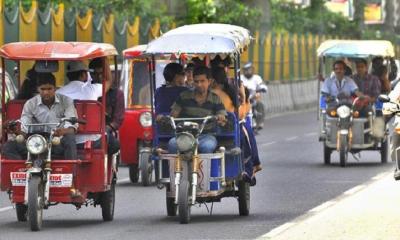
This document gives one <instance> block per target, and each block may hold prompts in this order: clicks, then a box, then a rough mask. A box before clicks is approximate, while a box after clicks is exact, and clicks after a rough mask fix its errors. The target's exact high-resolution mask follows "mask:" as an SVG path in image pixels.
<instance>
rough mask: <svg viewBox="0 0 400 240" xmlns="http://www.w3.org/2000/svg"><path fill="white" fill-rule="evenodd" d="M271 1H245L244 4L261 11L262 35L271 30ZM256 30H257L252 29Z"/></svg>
mask: <svg viewBox="0 0 400 240" xmlns="http://www.w3.org/2000/svg"><path fill="white" fill-rule="evenodd" d="M270 1H271V0H244V1H243V3H244V4H246V5H247V6H250V7H255V8H257V9H261V12H262V15H261V17H260V28H259V30H260V33H261V35H264V34H265V33H266V32H268V31H270V30H271V3H270ZM252 30H255V29H252Z"/></svg>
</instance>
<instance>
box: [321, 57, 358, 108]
mask: <svg viewBox="0 0 400 240" xmlns="http://www.w3.org/2000/svg"><path fill="white" fill-rule="evenodd" d="M345 66H346V64H345V62H344V61H342V60H337V61H335V62H334V63H333V72H334V74H333V75H332V76H330V77H328V78H327V79H325V81H324V83H323V84H322V87H321V94H322V95H323V96H324V97H325V99H326V102H327V103H328V108H335V107H336V105H337V104H336V101H335V100H336V99H339V100H340V101H341V102H345V103H346V104H349V105H351V104H352V101H351V97H352V96H354V95H355V96H357V97H362V96H363V94H362V93H361V92H360V91H359V90H358V87H357V84H356V83H355V82H354V80H353V79H351V78H350V77H348V76H345Z"/></svg>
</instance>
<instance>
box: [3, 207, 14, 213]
mask: <svg viewBox="0 0 400 240" xmlns="http://www.w3.org/2000/svg"><path fill="white" fill-rule="evenodd" d="M11 209H13V207H4V208H0V212H5V211H8V210H11Z"/></svg>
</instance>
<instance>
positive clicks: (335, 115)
mask: <svg viewBox="0 0 400 240" xmlns="http://www.w3.org/2000/svg"><path fill="white" fill-rule="evenodd" d="M317 54H318V57H319V74H322V76H325V77H328V76H329V75H330V74H333V73H331V71H332V68H331V66H332V63H333V61H334V60H336V59H345V58H347V59H348V60H351V61H357V59H365V60H367V61H368V62H369V63H371V60H372V59H373V58H375V57H382V58H383V59H385V60H387V59H389V58H391V57H394V48H393V45H392V44H391V43H390V42H389V41H372V40H328V41H325V42H323V43H322V44H321V45H320V46H319V48H318V49H317ZM318 98H319V111H318V112H319V117H320V120H321V121H320V122H321V132H320V139H319V140H320V141H322V142H323V155H324V163H325V164H330V163H331V153H332V152H333V151H335V150H337V151H338V152H339V158H340V166H342V167H345V166H346V164H347V158H348V154H349V153H352V154H353V156H354V157H356V155H354V154H356V153H359V152H360V151H365V150H373V151H379V152H380V155H381V159H380V160H381V162H382V163H386V162H387V161H388V157H389V144H390V143H389V136H388V129H387V126H386V124H385V123H384V120H383V118H382V102H381V101H380V100H379V99H377V101H376V103H375V104H371V105H372V106H370V108H369V110H368V113H367V114H364V116H363V115H362V114H361V111H360V110H359V109H357V104H358V101H360V98H355V99H353V100H352V102H350V103H349V102H348V101H342V100H340V99H339V98H335V99H333V101H334V102H335V107H333V108H331V107H329V104H328V103H327V98H326V96H322V95H320V82H319V81H318Z"/></svg>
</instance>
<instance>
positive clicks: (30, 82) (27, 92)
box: [16, 63, 38, 100]
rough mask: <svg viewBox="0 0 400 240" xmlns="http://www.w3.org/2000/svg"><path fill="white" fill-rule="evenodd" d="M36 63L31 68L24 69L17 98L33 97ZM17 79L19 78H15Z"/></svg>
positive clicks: (35, 92)
mask: <svg viewBox="0 0 400 240" xmlns="http://www.w3.org/2000/svg"><path fill="white" fill-rule="evenodd" d="M35 66H36V63H35V64H34V65H33V66H32V68H31V69H29V70H28V71H26V76H25V79H24V82H23V83H22V85H21V89H20V90H19V92H18V95H17V99H21V100H28V99H31V98H33V97H34V96H35V95H36V94H37V93H38V92H37V83H36V82H37V79H36V78H37V72H36V70H35ZM16 81H19V79H16Z"/></svg>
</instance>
